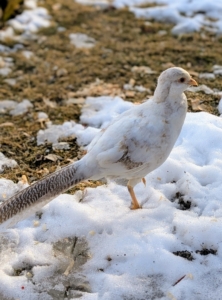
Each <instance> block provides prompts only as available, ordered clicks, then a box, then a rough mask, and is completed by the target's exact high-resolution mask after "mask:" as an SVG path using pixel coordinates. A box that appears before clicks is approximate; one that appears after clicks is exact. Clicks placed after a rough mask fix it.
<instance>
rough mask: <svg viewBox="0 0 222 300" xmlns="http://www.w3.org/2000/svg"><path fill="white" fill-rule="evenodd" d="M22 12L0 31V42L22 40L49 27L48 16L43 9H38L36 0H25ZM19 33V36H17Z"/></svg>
mask: <svg viewBox="0 0 222 300" xmlns="http://www.w3.org/2000/svg"><path fill="white" fill-rule="evenodd" d="M24 6H25V9H24V11H23V12H22V13H21V14H19V15H17V16H15V18H13V19H10V20H9V21H8V22H7V26H6V28H4V29H2V30H0V41H4V40H6V39H15V40H19V39H22V38H23V39H24V38H27V37H28V36H30V34H31V35H32V34H33V33H35V32H37V31H38V30H39V29H40V28H42V27H48V26H50V16H49V15H48V12H47V10H46V9H45V8H44V7H38V0H25V1H24ZM16 32H20V33H21V35H17V34H16Z"/></svg>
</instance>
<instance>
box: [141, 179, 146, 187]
mask: <svg viewBox="0 0 222 300" xmlns="http://www.w3.org/2000/svg"><path fill="white" fill-rule="evenodd" d="M141 180H142V182H143V184H144V185H145V186H146V179H145V178H144V177H143V178H142V179H141Z"/></svg>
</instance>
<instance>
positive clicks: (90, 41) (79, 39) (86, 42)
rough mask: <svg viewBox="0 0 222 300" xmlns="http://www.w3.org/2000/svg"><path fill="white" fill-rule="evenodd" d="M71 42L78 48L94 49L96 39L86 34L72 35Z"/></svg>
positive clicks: (70, 36)
mask: <svg viewBox="0 0 222 300" xmlns="http://www.w3.org/2000/svg"><path fill="white" fill-rule="evenodd" d="M69 38H70V42H71V44H73V45H74V46H75V47H76V48H92V47H94V46H95V42H96V41H95V39H94V38H92V37H89V36H88V35H86V34H84V33H70V35H69Z"/></svg>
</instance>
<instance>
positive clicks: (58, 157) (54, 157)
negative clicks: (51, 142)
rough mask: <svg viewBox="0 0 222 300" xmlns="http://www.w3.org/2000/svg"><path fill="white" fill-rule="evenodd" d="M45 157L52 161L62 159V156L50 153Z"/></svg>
mask: <svg viewBox="0 0 222 300" xmlns="http://www.w3.org/2000/svg"><path fill="white" fill-rule="evenodd" d="M44 159H47V160H51V161H57V160H62V157H61V156H59V155H56V154H48V155H46V156H44Z"/></svg>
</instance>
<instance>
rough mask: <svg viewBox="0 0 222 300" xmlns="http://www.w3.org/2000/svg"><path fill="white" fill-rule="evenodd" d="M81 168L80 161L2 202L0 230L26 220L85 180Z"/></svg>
mask: <svg viewBox="0 0 222 300" xmlns="http://www.w3.org/2000/svg"><path fill="white" fill-rule="evenodd" d="M82 166H83V164H82V161H81V160H80V161H77V162H76V163H73V164H71V165H68V166H66V167H64V168H62V169H61V170H59V171H57V172H55V173H52V174H50V175H48V176H46V177H44V178H43V179H41V180H39V181H37V182H36V183H34V184H32V185H30V186H29V187H27V188H26V189H24V190H22V191H20V192H19V193H17V194H15V195H14V196H13V197H11V198H10V199H8V200H6V201H4V202H3V204H1V205H0V228H7V227H10V226H12V225H14V224H16V223H17V222H19V221H21V220H23V219H25V218H27V217H28V216H29V215H31V214H33V213H34V212H36V211H37V210H38V209H40V208H41V207H42V206H44V205H45V204H47V203H48V202H49V201H51V200H52V199H53V198H55V197H56V196H58V195H59V194H61V193H62V192H65V191H67V190H68V189H70V188H71V187H72V186H74V185H75V184H77V183H79V182H81V181H82V180H84V179H87V178H86V177H85V176H84V173H85V172H83V171H82ZM1 224H2V225H1Z"/></svg>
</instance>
